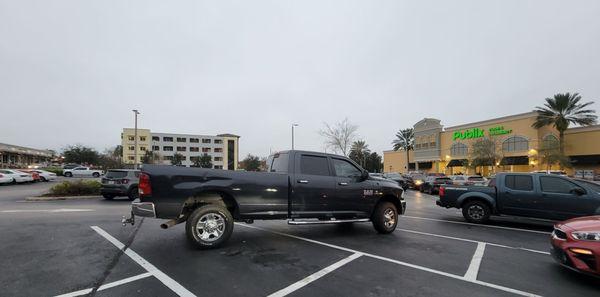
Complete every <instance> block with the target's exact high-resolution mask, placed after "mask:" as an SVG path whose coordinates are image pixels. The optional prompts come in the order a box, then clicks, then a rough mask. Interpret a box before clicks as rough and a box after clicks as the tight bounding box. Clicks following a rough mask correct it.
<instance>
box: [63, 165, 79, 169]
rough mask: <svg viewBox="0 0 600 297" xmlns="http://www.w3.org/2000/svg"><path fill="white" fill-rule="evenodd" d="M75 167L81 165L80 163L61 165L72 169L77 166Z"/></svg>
mask: <svg viewBox="0 0 600 297" xmlns="http://www.w3.org/2000/svg"><path fill="white" fill-rule="evenodd" d="M77 167H81V165H79V164H65V165H63V169H73V168H77Z"/></svg>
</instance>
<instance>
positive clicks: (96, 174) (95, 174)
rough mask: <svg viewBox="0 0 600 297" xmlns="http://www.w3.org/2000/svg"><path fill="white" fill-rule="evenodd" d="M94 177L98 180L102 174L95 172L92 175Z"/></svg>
mask: <svg viewBox="0 0 600 297" xmlns="http://www.w3.org/2000/svg"><path fill="white" fill-rule="evenodd" d="M92 176H93V177H95V178H98V177H100V173H98V172H94V173H92Z"/></svg>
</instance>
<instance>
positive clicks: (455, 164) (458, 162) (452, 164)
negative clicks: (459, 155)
mask: <svg viewBox="0 0 600 297" xmlns="http://www.w3.org/2000/svg"><path fill="white" fill-rule="evenodd" d="M467 162H468V161H467V159H452V160H450V162H448V165H446V167H462V166H465V165H466V164H467Z"/></svg>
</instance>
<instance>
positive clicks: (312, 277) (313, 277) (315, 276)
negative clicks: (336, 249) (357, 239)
mask: <svg viewBox="0 0 600 297" xmlns="http://www.w3.org/2000/svg"><path fill="white" fill-rule="evenodd" d="M362 255H363V254H362V253H354V254H352V255H350V256H348V257H346V258H344V259H342V260H340V261H337V262H335V263H333V264H331V265H329V266H327V267H325V268H323V269H321V270H319V271H317V272H315V273H313V274H311V275H309V276H307V277H306V278H304V279H302V280H300V281H297V282H295V283H293V284H291V285H289V286H287V287H285V288H283V289H281V290H279V291H277V292H275V293H273V294H270V295H269V296H268V297H283V296H286V295H288V294H291V293H293V292H294V291H296V290H298V289H300V288H302V287H304V286H306V285H308V284H310V283H312V282H314V281H316V280H318V279H319V278H321V277H323V276H325V275H326V274H328V273H330V272H332V271H334V270H336V269H338V268H340V267H342V266H344V265H346V264H348V263H350V262H352V261H354V260H355V259H358V258H359V257H360V256H362Z"/></svg>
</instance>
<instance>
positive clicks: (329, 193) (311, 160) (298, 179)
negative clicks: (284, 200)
mask: <svg viewBox="0 0 600 297" xmlns="http://www.w3.org/2000/svg"><path fill="white" fill-rule="evenodd" d="M295 168H296V169H295V174H294V178H293V179H292V180H291V181H290V182H291V183H293V185H292V188H293V191H292V198H291V205H290V207H291V210H290V211H291V213H292V217H311V218H314V217H329V216H331V212H330V211H329V208H328V207H329V206H328V201H329V199H331V197H333V195H335V177H334V176H333V173H332V172H331V168H330V166H329V158H328V157H327V156H323V155H311V154H300V153H299V154H296V157H295Z"/></svg>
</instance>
